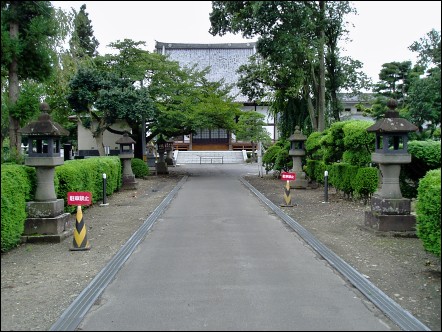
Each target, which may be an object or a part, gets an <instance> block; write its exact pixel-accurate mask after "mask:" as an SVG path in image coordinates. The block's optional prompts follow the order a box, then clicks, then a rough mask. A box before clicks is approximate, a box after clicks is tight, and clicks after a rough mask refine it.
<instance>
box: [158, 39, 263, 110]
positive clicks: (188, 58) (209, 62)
mask: <svg viewBox="0 0 442 332" xmlns="http://www.w3.org/2000/svg"><path fill="white" fill-rule="evenodd" d="M255 44H256V43H254V42H250V43H224V44H185V43H163V42H158V41H157V42H156V45H155V48H156V50H157V53H161V54H163V53H164V54H165V55H167V56H169V59H170V60H172V61H177V62H178V63H179V64H180V65H181V66H182V67H188V68H191V67H192V66H194V65H196V66H197V69H198V70H203V69H205V68H206V67H210V72H209V73H208V75H207V79H208V80H209V81H211V82H218V81H220V80H222V79H223V80H224V83H226V84H229V85H233V88H232V91H231V96H232V97H235V101H236V102H242V103H243V102H248V101H249V100H248V99H247V97H246V96H243V95H241V94H240V90H239V88H238V87H237V86H236V84H237V82H238V79H239V75H238V73H237V72H236V71H237V70H238V68H239V67H240V66H241V65H245V64H247V63H248V59H249V57H250V56H251V55H253V54H254V53H255Z"/></svg>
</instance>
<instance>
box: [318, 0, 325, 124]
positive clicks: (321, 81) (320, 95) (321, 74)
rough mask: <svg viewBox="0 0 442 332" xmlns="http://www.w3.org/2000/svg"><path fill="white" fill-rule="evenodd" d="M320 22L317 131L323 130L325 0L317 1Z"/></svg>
mask: <svg viewBox="0 0 442 332" xmlns="http://www.w3.org/2000/svg"><path fill="white" fill-rule="evenodd" d="M319 11H320V22H319V28H320V31H319V50H318V56H319V91H318V99H319V102H318V131H319V132H322V131H324V130H325V68H324V67H325V66H324V61H325V60H324V45H325V42H324V41H325V32H324V12H325V1H319Z"/></svg>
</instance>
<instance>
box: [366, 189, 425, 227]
mask: <svg viewBox="0 0 442 332" xmlns="http://www.w3.org/2000/svg"><path fill="white" fill-rule="evenodd" d="M410 211H411V201H410V200H409V199H407V198H399V199H392V198H382V197H379V196H373V197H372V198H371V210H370V211H365V220H364V228H366V229H368V230H373V231H379V232H389V233H396V234H402V235H415V234H416V216H415V215H412V214H410Z"/></svg>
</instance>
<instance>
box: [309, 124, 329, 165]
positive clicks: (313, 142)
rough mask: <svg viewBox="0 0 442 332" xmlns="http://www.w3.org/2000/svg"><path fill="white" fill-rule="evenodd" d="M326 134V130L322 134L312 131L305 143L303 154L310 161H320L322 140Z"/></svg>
mask: <svg viewBox="0 0 442 332" xmlns="http://www.w3.org/2000/svg"><path fill="white" fill-rule="evenodd" d="M326 134H327V130H325V131H323V132H319V131H314V132H313V133H311V134H310V135H309V136H308V137H307V140H306V141H305V153H306V156H307V157H308V158H310V159H315V160H321V159H322V156H323V151H322V144H321V142H322V139H323V137H324V135H326Z"/></svg>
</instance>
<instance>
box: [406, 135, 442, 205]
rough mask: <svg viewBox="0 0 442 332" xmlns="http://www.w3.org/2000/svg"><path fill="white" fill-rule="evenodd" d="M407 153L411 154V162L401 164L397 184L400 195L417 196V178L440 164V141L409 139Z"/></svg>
mask: <svg viewBox="0 0 442 332" xmlns="http://www.w3.org/2000/svg"><path fill="white" fill-rule="evenodd" d="M408 153H410V154H411V163H408V164H403V165H401V173H400V177H399V185H400V188H401V192H402V195H403V196H404V197H406V198H413V197H416V196H417V188H418V185H419V180H420V179H421V178H423V177H424V176H425V174H426V173H427V172H428V171H429V170H432V169H436V168H439V167H440V164H441V142H440V141H432V140H427V141H409V142H408Z"/></svg>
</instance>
